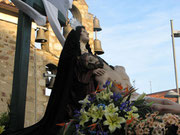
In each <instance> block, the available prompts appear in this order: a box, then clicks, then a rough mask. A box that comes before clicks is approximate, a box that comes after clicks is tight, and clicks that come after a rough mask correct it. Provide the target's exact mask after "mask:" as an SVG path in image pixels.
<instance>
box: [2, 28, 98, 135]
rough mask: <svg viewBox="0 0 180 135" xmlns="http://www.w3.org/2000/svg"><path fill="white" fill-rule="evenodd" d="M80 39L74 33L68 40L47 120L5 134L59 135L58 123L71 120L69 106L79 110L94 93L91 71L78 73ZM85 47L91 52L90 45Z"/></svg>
mask: <svg viewBox="0 0 180 135" xmlns="http://www.w3.org/2000/svg"><path fill="white" fill-rule="evenodd" d="M79 36H80V33H77V32H76V31H74V30H72V31H71V32H70V34H69V36H68V37H67V39H66V42H65V45H64V47H63V50H62V52H61V56H60V60H59V63H58V68H57V75H56V79H55V83H54V86H53V89H52V93H51V96H50V98H49V102H48V105H47V108H46V112H45V115H44V117H43V118H42V119H41V120H40V121H39V122H38V123H36V124H35V125H33V126H30V127H27V128H24V129H22V130H19V131H16V132H10V131H6V132H4V135H56V134H57V133H58V131H59V129H60V127H59V126H57V125H56V124H58V123H62V122H66V121H68V119H69V118H70V116H69V114H68V111H69V110H68V107H67V106H70V109H71V110H72V111H73V110H74V109H76V108H78V109H79V108H80V105H79V104H78V101H79V100H81V99H83V98H85V96H86V94H87V93H90V92H92V91H93V90H95V89H94V80H93V76H92V71H87V72H86V71H78V68H79V66H78V65H77V64H78V61H77V56H80V55H81V51H80V43H79V39H80V37H79ZM86 48H87V49H88V50H89V52H90V53H91V51H90V47H89V45H88V44H87V46H86ZM81 73H82V74H81ZM89 82H90V83H89Z"/></svg>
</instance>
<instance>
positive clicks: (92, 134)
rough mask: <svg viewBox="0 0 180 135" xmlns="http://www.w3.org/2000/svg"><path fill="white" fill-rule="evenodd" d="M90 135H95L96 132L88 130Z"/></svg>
mask: <svg viewBox="0 0 180 135" xmlns="http://www.w3.org/2000/svg"><path fill="white" fill-rule="evenodd" d="M88 131H89V133H90V134H91V135H95V134H96V131H92V130H88Z"/></svg>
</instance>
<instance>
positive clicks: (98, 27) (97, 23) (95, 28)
mask: <svg viewBox="0 0 180 135" xmlns="http://www.w3.org/2000/svg"><path fill="white" fill-rule="evenodd" d="M93 25H94V31H101V30H102V29H101V27H100V24H99V20H98V19H97V18H96V17H94V20H93Z"/></svg>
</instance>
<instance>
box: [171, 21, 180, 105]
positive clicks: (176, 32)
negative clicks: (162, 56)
mask: <svg viewBox="0 0 180 135" xmlns="http://www.w3.org/2000/svg"><path fill="white" fill-rule="evenodd" d="M170 23H171V36H172V47H173V58H174V70H175V80H176V89H177V93H178V103H179V104H180V97H179V87H178V78H177V68H176V54H175V46H174V37H180V31H174V30H173V20H170Z"/></svg>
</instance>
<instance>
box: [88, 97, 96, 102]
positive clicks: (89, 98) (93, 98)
mask: <svg viewBox="0 0 180 135" xmlns="http://www.w3.org/2000/svg"><path fill="white" fill-rule="evenodd" d="M95 99H96V97H95V96H89V97H88V100H89V101H90V102H93V101H94V100H95Z"/></svg>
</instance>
